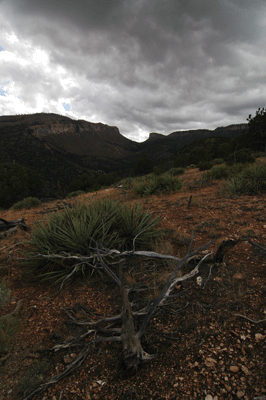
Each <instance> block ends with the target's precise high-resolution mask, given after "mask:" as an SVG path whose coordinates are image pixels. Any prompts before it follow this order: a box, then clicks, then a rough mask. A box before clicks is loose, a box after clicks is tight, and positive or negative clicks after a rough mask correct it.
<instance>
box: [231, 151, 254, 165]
mask: <svg viewBox="0 0 266 400" xmlns="http://www.w3.org/2000/svg"><path fill="white" fill-rule="evenodd" d="M254 161H255V157H254V156H253V154H252V153H251V150H250V149H241V150H238V151H235V152H234V153H231V154H229V156H228V157H227V159H226V162H227V163H228V164H229V165H232V164H234V163H243V164H245V163H253V162H254Z"/></svg>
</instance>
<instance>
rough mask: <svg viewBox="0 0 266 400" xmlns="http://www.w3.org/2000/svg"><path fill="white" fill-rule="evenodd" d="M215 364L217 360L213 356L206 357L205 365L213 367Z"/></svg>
mask: <svg viewBox="0 0 266 400" xmlns="http://www.w3.org/2000/svg"><path fill="white" fill-rule="evenodd" d="M215 364H217V361H216V360H215V359H214V358H211V357H208V358H206V360H205V365H206V366H207V367H212V368H213V367H215Z"/></svg>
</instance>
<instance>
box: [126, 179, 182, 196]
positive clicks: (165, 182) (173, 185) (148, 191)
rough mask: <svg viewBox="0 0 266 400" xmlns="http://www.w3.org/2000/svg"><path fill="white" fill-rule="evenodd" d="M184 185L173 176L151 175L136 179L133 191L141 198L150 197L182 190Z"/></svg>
mask: <svg viewBox="0 0 266 400" xmlns="http://www.w3.org/2000/svg"><path fill="white" fill-rule="evenodd" d="M181 187H182V183H181V182H180V181H179V180H178V179H177V178H176V177H174V176H172V175H171V174H168V173H165V174H163V175H159V176H157V175H154V174H149V175H145V176H143V177H141V178H138V179H135V180H134V183H133V189H134V191H135V193H136V194H138V195H140V196H150V195H152V194H156V193H168V192H174V191H176V190H179V189H181Z"/></svg>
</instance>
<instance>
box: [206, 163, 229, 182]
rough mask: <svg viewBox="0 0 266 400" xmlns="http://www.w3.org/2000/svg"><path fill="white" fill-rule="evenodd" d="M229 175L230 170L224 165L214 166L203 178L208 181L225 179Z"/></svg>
mask: <svg viewBox="0 0 266 400" xmlns="http://www.w3.org/2000/svg"><path fill="white" fill-rule="evenodd" d="M229 175H230V169H229V168H228V167H227V166H226V165H216V166H214V167H212V169H211V170H210V171H208V172H207V173H206V174H205V175H204V178H205V179H206V180H210V179H225V178H228V177H229Z"/></svg>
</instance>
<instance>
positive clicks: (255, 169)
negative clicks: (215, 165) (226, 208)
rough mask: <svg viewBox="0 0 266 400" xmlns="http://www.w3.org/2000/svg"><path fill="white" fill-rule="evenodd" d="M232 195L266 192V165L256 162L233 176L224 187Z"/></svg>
mask: <svg viewBox="0 0 266 400" xmlns="http://www.w3.org/2000/svg"><path fill="white" fill-rule="evenodd" d="M224 192H225V193H228V194H232V195H236V194H237V195H241V194H260V193H265V192H266V165H265V164H262V165H260V164H254V165H251V166H250V167H248V168H246V169H244V170H243V171H241V172H239V173H238V174H236V175H234V176H232V177H231V178H230V179H229V180H228V181H227V182H226V185H225V187H224Z"/></svg>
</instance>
